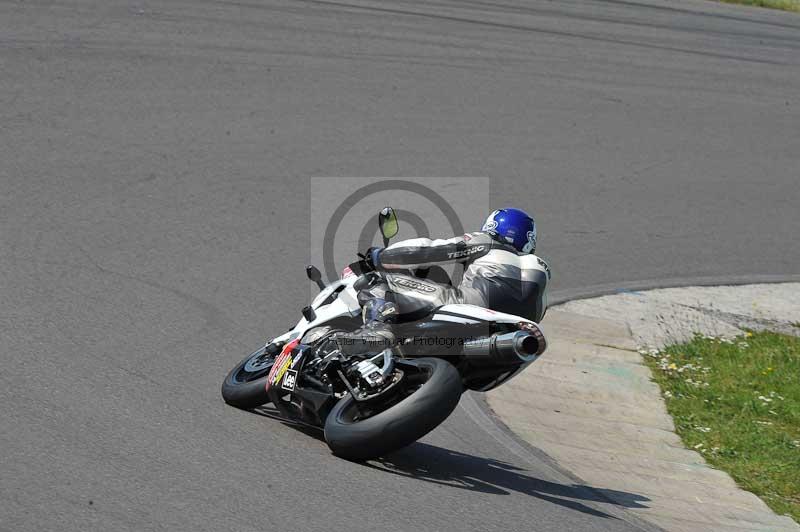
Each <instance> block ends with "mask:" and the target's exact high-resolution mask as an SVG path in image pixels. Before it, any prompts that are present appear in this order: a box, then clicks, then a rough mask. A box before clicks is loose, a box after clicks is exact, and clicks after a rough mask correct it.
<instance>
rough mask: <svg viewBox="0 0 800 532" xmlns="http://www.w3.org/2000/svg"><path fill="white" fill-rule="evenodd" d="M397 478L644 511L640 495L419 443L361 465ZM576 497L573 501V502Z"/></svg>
mask: <svg viewBox="0 0 800 532" xmlns="http://www.w3.org/2000/svg"><path fill="white" fill-rule="evenodd" d="M365 465H366V466H367V467H370V468H373V469H378V470H381V471H386V472H388V473H392V474H395V475H401V476H404V477H410V478H416V479H419V480H422V481H425V482H432V483H434V484H440V485H443V486H450V487H453V488H458V489H465V490H470V491H478V492H481V493H488V494H493V495H509V494H510V492H512V491H516V492H519V493H523V494H525V495H530V496H531V497H536V498H538V499H542V500H545V501H549V502H551V503H553V504H557V505H559V506H564V507H567V508H571V509H573V510H577V511H579V512H583V513H587V514H590V515H594V516H597V517H606V518H611V519H617V518H616V517H614V516H613V515H609V514H607V513H605V512H602V511H600V510H597V509H596V508H592V507H590V506H587V505H586V504H583V503H581V502H578V501H589V502H601V503H612V504H616V505H619V506H622V507H624V508H646V506H645V505H643V504H641V503H642V502H647V501H649V500H650V499H648V498H647V497H645V496H643V495H637V494H635V493H627V492H624V491H616V490H610V489H604V488H595V487H590V486H585V485H581V484H572V485H567V484H558V483H556V482H549V481H547V480H542V479H538V478H536V477H531V476H528V475H525V474H524V472H525V470H524V469H522V468H520V467H517V466H515V465H512V464H509V463H507V462H503V461H501V460H494V459H491V458H483V457H480V456H474V455H470V454H465V453H460V452H458V451H452V450H449V449H443V448H441V447H436V446H433V445H428V444H426V443H420V442H417V443H415V444H413V445H411V446H409V447H406V448H405V449H402V450H400V451H397V452H395V453H392V454H390V455H388V456H386V457H384V458H380V459H378V460H374V461H372V462H370V463H367V464H365ZM575 499H577V500H575Z"/></svg>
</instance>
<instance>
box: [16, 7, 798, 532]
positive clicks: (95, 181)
mask: <svg viewBox="0 0 800 532" xmlns="http://www.w3.org/2000/svg"><path fill="white" fill-rule="evenodd" d="M317 175H367V176H369V175H388V176H405V175H417V176H426V175H429V176H436V175H445V176H461V175H463V176H489V177H491V178H492V200H493V202H494V203H495V204H496V205H503V204H516V205H520V204H522V205H526V206H532V207H533V208H534V210H535V212H536V215H537V217H538V221H539V222H540V226H541V240H540V249H541V250H542V253H543V254H544V255H546V256H548V257H549V258H550V259H551V261H552V264H553V268H554V270H555V274H556V278H555V281H554V290H555V293H556V295H558V294H561V295H562V296H564V295H565V294H578V293H583V292H587V291H592V290H597V288H596V287H602V289H603V290H609V289H613V287H615V286H628V285H631V284H633V285H635V284H636V283H637V282H639V283H640V284H641V282H644V284H647V283H653V282H654V281H651V280H664V279H673V280H674V279H687V278H695V279H704V280H706V281H709V280H718V279H761V278H768V279H778V278H791V276H794V275H795V274H797V273H798V268H797V264H798V263H799V262H800V247H798V245H797V235H798V233H800V216H799V215H798V207H797V206H798V204H800V193H799V192H798V176H799V175H800V16H798V15H790V14H785V13H777V12H769V11H764V10H756V9H750V8H744V7H735V6H726V5H718V4H714V3H704V2H699V1H697V2H695V1H680V0H676V1H672V2H667V1H663V2H656V1H647V0H644V1H640V0H604V1H595V0H583V1H573V0H562V1H559V2H553V1H546V0H531V1H526V2H523V1H520V0H508V1H503V2H500V1H493V0H463V1H449V0H444V1H443V0H432V1H426V2H411V1H402V0H395V1H388V0H386V1H358V2H349V1H327V0H305V1H304V0H264V1H255V0H246V1H209V0H193V1H174V2H155V1H144V0H139V1H132V2H120V1H118V0H103V1H99V0H89V1H74V2H46V1H43V0H42V1H28V0H26V1H24V2H8V1H2V2H0V185H1V186H2V189H1V193H0V302H2V303H0V305H2V306H0V356H1V357H2V367H0V405H2V408H0V529H2V530H4V531H6V530H7V531H22V530H103V531H106V530H136V531H142V530H192V531H200V530H210V531H218V530H302V531H306V530H352V531H360V530H365V531H366V530H370V531H372V530H403V531H406V530H408V531H411V530H453V531H455V530H458V531H462V530H475V531H489V530H503V531H507V530H581V531H582V530H634V529H636V528H637V524H636V523H635V522H634V521H632V520H630V519H629V518H628V517H626V513H625V511H624V505H623V506H622V507H619V508H612V507H609V506H608V505H605V504H603V502H602V501H603V493H602V486H598V487H597V488H600V489H598V490H587V489H585V488H582V487H581V486H580V483H576V482H572V481H570V480H569V478H568V477H567V476H565V475H564V474H563V472H560V471H559V470H558V468H557V466H555V465H554V464H551V463H550V462H549V461H548V459H547V458H546V457H543V456H541V453H538V452H537V451H536V450H535V449H525V448H523V447H520V446H519V445H518V444H516V443H515V441H514V440H513V438H512V437H511V436H509V435H508V434H506V433H505V432H504V431H502V430H501V429H498V428H497V427H496V426H495V425H494V424H493V423H492V422H491V421H490V420H488V418H486V417H485V416H486V414H485V412H484V410H482V409H481V408H479V406H476V403H475V402H474V401H473V400H466V401H464V402H463V406H462V407H461V408H459V409H458V410H457V411H456V414H455V415H454V417H453V418H452V419H450V420H449V421H448V422H447V423H446V424H445V425H444V426H442V427H441V428H440V429H439V430H437V431H435V432H434V433H433V434H431V435H430V436H429V437H427V438H426V439H425V440H424V442H423V443H420V444H417V445H415V446H413V447H411V448H409V449H407V450H405V451H402V452H400V453H398V454H396V455H393V456H392V457H390V458H389V459H388V460H387V461H386V462H385V463H384V464H379V463H376V464H372V465H368V466H367V465H357V464H352V463H349V462H345V461H342V460H338V459H336V458H334V457H332V456H331V455H330V454H329V452H328V449H327V447H326V446H325V444H324V443H323V442H321V441H319V440H318V439H315V438H313V437H310V436H307V435H305V434H303V433H301V432H298V431H297V430H296V429H294V428H291V427H288V426H285V425H283V424H281V423H278V422H275V421H273V420H270V419H266V418H264V417H262V416H259V415H255V414H251V413H247V412H241V411H237V410H234V409H232V408H229V407H226V406H225V405H223V403H222V401H221V399H220V396H219V384H220V380H221V378H222V377H223V375H224V374H225V372H226V371H227V370H228V369H229V367H230V366H231V365H232V364H233V363H235V362H236V361H237V360H238V359H239V358H241V357H242V356H243V355H244V354H246V353H247V352H248V351H249V350H250V349H251V348H254V347H255V346H258V345H259V343H260V342H261V341H262V340H263V338H264V337H265V336H266V335H268V334H271V333H275V332H277V331H279V330H281V329H283V328H284V327H285V326H286V325H287V324H289V323H290V322H293V321H294V320H295V319H296V317H297V312H298V310H297V309H298V308H300V306H302V304H303V301H304V300H305V298H306V296H307V294H308V287H307V285H306V281H305V280H304V278H303V277H302V269H301V268H300V266H302V265H303V264H305V261H306V257H307V250H308V244H307V239H308V231H309V221H308V214H307V212H306V211H307V205H308V201H309V200H308V177H309V176H317ZM758 276H761V277H758ZM795 278H796V276H795ZM629 495H630V496H629V498H628V500H629V501H630V503H629V505H635V504H647V503H646V501H642V500H641V498H640V497H637V495H636V494H635V493H632V494H629Z"/></svg>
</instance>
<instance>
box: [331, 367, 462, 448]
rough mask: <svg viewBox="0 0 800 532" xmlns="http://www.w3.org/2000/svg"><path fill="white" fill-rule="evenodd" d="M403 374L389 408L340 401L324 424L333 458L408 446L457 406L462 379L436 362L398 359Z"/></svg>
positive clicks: (349, 399)
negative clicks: (396, 394)
mask: <svg viewBox="0 0 800 532" xmlns="http://www.w3.org/2000/svg"><path fill="white" fill-rule="evenodd" d="M397 368H399V369H401V370H402V371H403V377H402V381H401V382H400V385H399V386H398V396H396V397H395V398H394V400H393V401H390V402H389V404H390V405H391V406H389V407H388V408H385V403H384V407H381V406H369V405H364V404H360V405H359V404H358V403H357V402H356V401H355V400H354V399H353V397H352V396H351V395H348V396H347V397H345V398H343V399H342V400H340V401H339V402H338V403H336V405H335V406H334V407H333V409H332V410H331V412H330V414H329V415H328V418H327V419H326V421H325V440H326V441H327V442H328V446H329V447H330V448H331V450H332V451H333V453H334V454H336V455H337V456H340V457H342V458H346V459H349V460H367V459H370V458H375V457H378V456H381V455H384V454H386V453H389V452H391V451H394V450H396V449H400V448H402V447H405V446H406V445H410V444H411V443H413V442H415V441H417V440H418V439H420V438H421V437H423V436H424V435H425V434H427V433H428V432H430V431H432V430H433V429H434V428H436V427H437V426H438V425H439V424H440V423H442V422H443V421H444V420H445V419H447V417H448V416H449V415H450V413H451V412H452V411H453V410H454V409H455V407H456V405H458V400H459V398H460V397H461V392H462V391H463V387H462V385H461V376H460V375H459V373H458V371H457V370H456V368H454V367H453V365H452V364H450V363H449V362H447V361H445V360H442V359H439V358H419V359H412V360H398V361H397Z"/></svg>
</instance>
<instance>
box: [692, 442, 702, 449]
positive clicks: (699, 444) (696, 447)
mask: <svg viewBox="0 0 800 532" xmlns="http://www.w3.org/2000/svg"><path fill="white" fill-rule="evenodd" d="M702 446H703V444H702V443H698V444H697V445H695V446H694V448H695V449H699V448H700V447H702Z"/></svg>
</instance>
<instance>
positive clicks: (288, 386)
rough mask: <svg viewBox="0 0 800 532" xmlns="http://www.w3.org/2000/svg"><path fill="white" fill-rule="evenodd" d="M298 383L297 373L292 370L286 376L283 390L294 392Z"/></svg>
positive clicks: (282, 385)
mask: <svg viewBox="0 0 800 532" xmlns="http://www.w3.org/2000/svg"><path fill="white" fill-rule="evenodd" d="M296 383H297V371H296V370H293V369H290V370H288V371H287V372H286V375H285V376H284V377H283V384H281V388H283V389H284V390H286V391H289V392H293V391H294V385H295V384H296Z"/></svg>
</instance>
